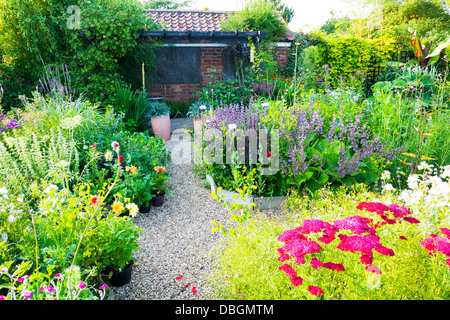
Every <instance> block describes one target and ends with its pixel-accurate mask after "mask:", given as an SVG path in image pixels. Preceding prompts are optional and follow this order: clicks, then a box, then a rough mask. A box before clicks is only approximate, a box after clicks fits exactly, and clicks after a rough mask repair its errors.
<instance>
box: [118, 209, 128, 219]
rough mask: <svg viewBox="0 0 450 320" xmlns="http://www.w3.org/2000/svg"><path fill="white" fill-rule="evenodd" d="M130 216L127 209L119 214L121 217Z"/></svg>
mask: <svg viewBox="0 0 450 320" xmlns="http://www.w3.org/2000/svg"><path fill="white" fill-rule="evenodd" d="M129 216H130V211H129V210H127V211H125V212H122V213H121V214H119V217H129Z"/></svg>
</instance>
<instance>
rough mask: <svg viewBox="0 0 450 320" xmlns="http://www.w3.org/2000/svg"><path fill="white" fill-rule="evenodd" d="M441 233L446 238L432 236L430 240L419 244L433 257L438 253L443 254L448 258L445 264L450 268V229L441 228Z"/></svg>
mask: <svg viewBox="0 0 450 320" xmlns="http://www.w3.org/2000/svg"><path fill="white" fill-rule="evenodd" d="M440 231H441V233H442V234H444V235H445V237H443V236H438V235H435V234H431V235H430V238H427V239H425V240H424V241H422V242H419V244H420V245H421V246H422V247H424V248H425V249H427V250H428V251H429V252H428V254H430V255H432V256H436V252H440V253H442V254H443V255H444V256H446V257H447V258H448V259H446V260H445V262H446V263H447V264H448V265H449V267H450V229H448V228H441V229H440Z"/></svg>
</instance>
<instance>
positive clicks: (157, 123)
mask: <svg viewBox="0 0 450 320" xmlns="http://www.w3.org/2000/svg"><path fill="white" fill-rule="evenodd" d="M151 123H152V129H153V132H154V133H155V135H157V136H158V137H161V138H163V139H164V140H165V141H168V140H170V116H169V115H165V116H161V117H155V118H152V119H151Z"/></svg>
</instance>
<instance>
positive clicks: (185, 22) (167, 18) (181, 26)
mask: <svg viewBox="0 0 450 320" xmlns="http://www.w3.org/2000/svg"><path fill="white" fill-rule="evenodd" d="M148 12H149V14H150V17H151V18H152V19H153V21H155V22H156V23H157V24H158V25H160V26H161V29H164V30H166V31H200V32H211V31H222V28H221V27H220V23H221V22H222V21H224V20H226V19H227V14H232V13H233V11H209V10H169V9H151V10H148ZM280 19H282V18H281V17H280ZM261 31H264V30H261ZM294 39H295V36H294V34H293V33H292V32H291V31H288V32H287V33H286V34H285V36H284V38H283V39H280V40H281V41H283V40H288V41H293V40H294Z"/></svg>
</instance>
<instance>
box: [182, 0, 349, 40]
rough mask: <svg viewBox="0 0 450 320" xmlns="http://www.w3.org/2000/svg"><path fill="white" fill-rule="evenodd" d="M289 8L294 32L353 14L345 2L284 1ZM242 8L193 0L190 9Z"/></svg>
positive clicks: (237, 1) (235, 1)
mask: <svg viewBox="0 0 450 320" xmlns="http://www.w3.org/2000/svg"><path fill="white" fill-rule="evenodd" d="M282 3H284V4H285V5H287V6H290V7H292V8H293V9H294V18H293V20H292V21H291V23H290V24H289V29H290V30H291V31H293V32H297V31H299V30H301V31H304V32H307V31H310V30H311V29H313V28H318V27H320V26H322V25H323V24H324V23H325V22H326V21H327V19H328V18H329V16H330V12H331V11H334V12H335V14H337V15H338V16H345V15H349V14H350V13H351V9H349V4H348V1H345V0H283V1H282ZM241 6H242V0H222V1H218V0H192V2H191V5H190V6H189V8H190V9H200V10H203V9H204V8H205V7H207V8H208V9H209V10H221V11H228V10H230V11H236V10H238V9H239V8H240V7H241Z"/></svg>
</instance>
